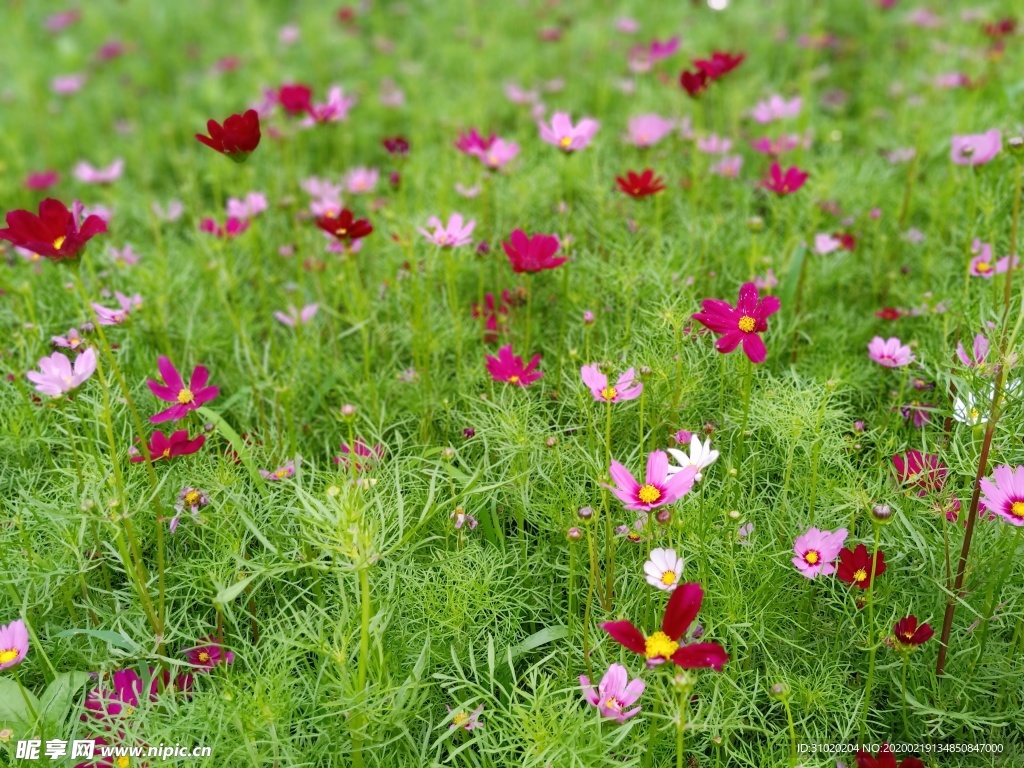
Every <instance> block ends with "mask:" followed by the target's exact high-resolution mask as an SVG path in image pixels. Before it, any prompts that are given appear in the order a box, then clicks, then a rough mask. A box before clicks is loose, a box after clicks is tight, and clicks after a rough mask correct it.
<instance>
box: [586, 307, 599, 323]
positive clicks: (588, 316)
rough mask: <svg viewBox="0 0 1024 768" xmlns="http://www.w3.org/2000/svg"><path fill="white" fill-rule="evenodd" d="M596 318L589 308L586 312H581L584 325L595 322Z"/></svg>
mask: <svg viewBox="0 0 1024 768" xmlns="http://www.w3.org/2000/svg"><path fill="white" fill-rule="evenodd" d="M596 320H597V318H596V317H594V313H593V312H591V311H590V310H589V309H588V310H587V311H586V312H584V313H583V324H584V325H593V324H594V323H595V322H596Z"/></svg>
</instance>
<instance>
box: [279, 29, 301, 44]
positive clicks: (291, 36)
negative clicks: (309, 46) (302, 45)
mask: <svg viewBox="0 0 1024 768" xmlns="http://www.w3.org/2000/svg"><path fill="white" fill-rule="evenodd" d="M300 37H302V30H301V29H300V28H299V25H298V24H285V25H284V26H283V27H281V28H280V29H279V30H278V31H277V41H278V42H279V43H281V45H295V43H297V42H299V38H300Z"/></svg>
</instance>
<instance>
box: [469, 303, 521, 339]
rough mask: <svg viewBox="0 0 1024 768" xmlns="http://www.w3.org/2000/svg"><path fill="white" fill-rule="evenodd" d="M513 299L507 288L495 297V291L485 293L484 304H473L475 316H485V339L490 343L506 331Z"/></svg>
mask: <svg viewBox="0 0 1024 768" xmlns="http://www.w3.org/2000/svg"><path fill="white" fill-rule="evenodd" d="M511 301H512V294H510V293H509V292H508V291H507V290H506V291H502V292H501V296H500V297H499V298H498V299H495V297H494V294H493V293H488V294H485V295H484V305H483V307H481V306H480V305H479V304H476V303H474V304H473V317H485V318H486V320H485V321H484V341H485V342H487V343H488V344H490V343H493V342H495V341H497V340H498V334H499V333H504V332H505V331H506V330H507V329H506V328H505V321H506V320H507V319H508V315H509V304H510V303H511Z"/></svg>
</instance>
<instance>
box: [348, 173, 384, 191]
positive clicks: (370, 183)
mask: <svg viewBox="0 0 1024 768" xmlns="http://www.w3.org/2000/svg"><path fill="white" fill-rule="evenodd" d="M379 180H380V171H378V170H377V169H376V168H363V167H359V168H353V169H352V170H351V171H349V172H348V173H346V174H345V178H344V179H343V180H342V183H343V184H344V186H345V189H347V190H348V191H349V192H350V193H351V194H353V195H366V194H369V193H371V192H373V190H374V189H375V188H376V187H377V182H378V181H379Z"/></svg>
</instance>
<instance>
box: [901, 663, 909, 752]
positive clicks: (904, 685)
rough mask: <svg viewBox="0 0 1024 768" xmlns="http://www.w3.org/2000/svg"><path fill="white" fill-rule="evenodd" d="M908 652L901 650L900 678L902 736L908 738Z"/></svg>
mask: <svg viewBox="0 0 1024 768" xmlns="http://www.w3.org/2000/svg"><path fill="white" fill-rule="evenodd" d="M909 661H910V654H909V653H907V652H906V651H904V652H903V677H902V680H901V684H902V688H903V737H904V738H906V739H910V738H911V736H910V723H909V721H908V720H907V666H908V665H909Z"/></svg>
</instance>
